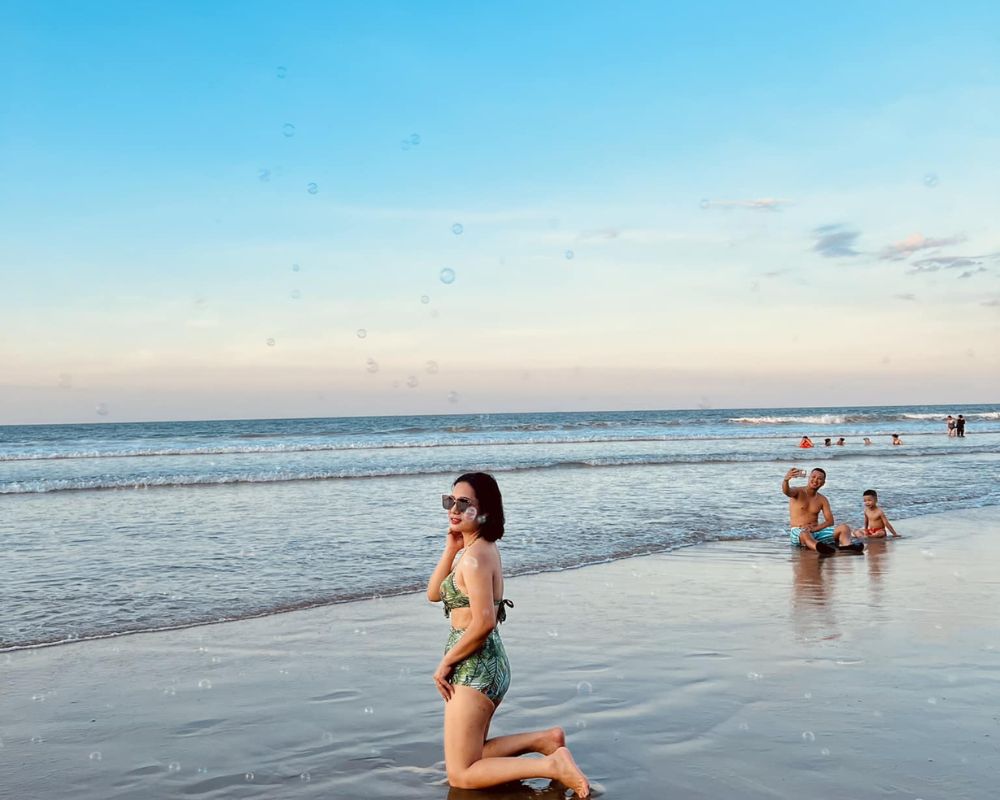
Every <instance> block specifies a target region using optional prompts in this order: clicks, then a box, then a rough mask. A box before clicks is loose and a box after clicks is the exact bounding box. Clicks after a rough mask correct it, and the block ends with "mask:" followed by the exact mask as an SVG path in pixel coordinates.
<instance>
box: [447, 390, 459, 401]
mask: <svg viewBox="0 0 1000 800" xmlns="http://www.w3.org/2000/svg"><path fill="white" fill-rule="evenodd" d="M448 402H449V403H457V402H458V392H448Z"/></svg>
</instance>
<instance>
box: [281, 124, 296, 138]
mask: <svg viewBox="0 0 1000 800" xmlns="http://www.w3.org/2000/svg"><path fill="white" fill-rule="evenodd" d="M281 132H282V133H283V134H285V138H286V139H291V138H292V137H293V136H294V135H295V126H294V125H292V123H291V122H286V123H285V124H284V125H282V126H281Z"/></svg>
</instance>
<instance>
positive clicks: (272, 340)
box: [266, 338, 274, 347]
mask: <svg viewBox="0 0 1000 800" xmlns="http://www.w3.org/2000/svg"><path fill="white" fill-rule="evenodd" d="M266 344H267V346H268V347H274V339H270V338H269V339H268V340H267V342H266Z"/></svg>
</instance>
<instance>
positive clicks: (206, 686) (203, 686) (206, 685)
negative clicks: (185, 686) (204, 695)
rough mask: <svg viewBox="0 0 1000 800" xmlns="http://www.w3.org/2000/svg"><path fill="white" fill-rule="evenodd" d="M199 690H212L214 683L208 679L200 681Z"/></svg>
mask: <svg viewBox="0 0 1000 800" xmlns="http://www.w3.org/2000/svg"><path fill="white" fill-rule="evenodd" d="M198 688H199V689H211V688H212V682H211V681H210V680H209V679H208V678H202V679H201V680H200V681H198Z"/></svg>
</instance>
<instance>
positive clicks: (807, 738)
mask: <svg viewBox="0 0 1000 800" xmlns="http://www.w3.org/2000/svg"><path fill="white" fill-rule="evenodd" d="M802 741H803V742H815V741H816V734H815V733H813V732H812V731H802Z"/></svg>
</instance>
